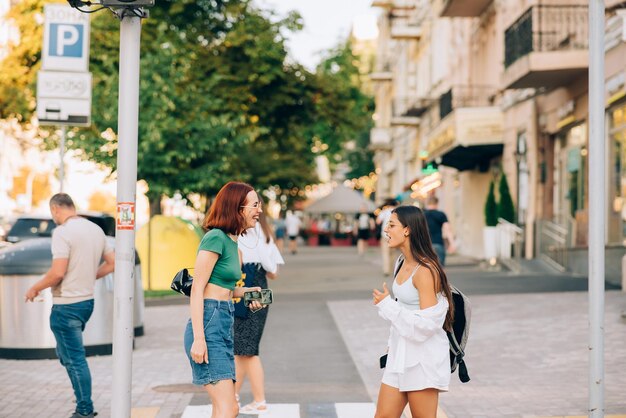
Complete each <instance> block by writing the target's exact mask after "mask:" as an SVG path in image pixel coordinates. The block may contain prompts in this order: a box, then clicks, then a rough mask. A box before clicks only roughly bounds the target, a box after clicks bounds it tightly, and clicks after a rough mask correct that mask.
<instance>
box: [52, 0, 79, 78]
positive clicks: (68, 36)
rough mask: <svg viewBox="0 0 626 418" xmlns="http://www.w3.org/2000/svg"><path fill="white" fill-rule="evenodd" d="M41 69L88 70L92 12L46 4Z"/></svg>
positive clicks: (61, 5)
mask: <svg viewBox="0 0 626 418" xmlns="http://www.w3.org/2000/svg"><path fill="white" fill-rule="evenodd" d="M44 13H45V27H44V43H43V51H42V53H43V57H42V61H43V62H42V69H43V70H48V71H49V70H53V71H75V72H86V71H88V69H89V15H88V14H86V13H81V12H79V11H78V10H76V9H73V8H71V7H70V6H68V5H63V4H46V5H45V7H44Z"/></svg>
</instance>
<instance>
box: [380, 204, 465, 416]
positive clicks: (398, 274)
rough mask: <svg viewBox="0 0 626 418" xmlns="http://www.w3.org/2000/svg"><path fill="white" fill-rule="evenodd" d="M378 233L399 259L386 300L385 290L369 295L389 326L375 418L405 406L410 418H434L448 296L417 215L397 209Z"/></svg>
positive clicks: (444, 368) (444, 377)
mask: <svg viewBox="0 0 626 418" xmlns="http://www.w3.org/2000/svg"><path fill="white" fill-rule="evenodd" d="M384 233H385V234H386V236H387V239H388V241H389V246H390V247H391V248H398V249H399V250H400V252H401V253H402V255H401V256H400V257H399V258H398V261H397V263H396V271H395V275H394V281H393V285H392V288H393V294H394V297H395V300H394V299H392V298H391V296H390V294H389V290H388V289H387V284H386V283H383V290H382V291H379V290H378V289H374V292H373V296H374V304H375V305H376V307H377V308H378V313H379V315H380V316H381V317H383V318H384V319H386V320H388V321H390V322H391V330H390V335H389V349H388V357H387V364H386V368H385V372H384V374H383V378H382V382H381V385H380V392H379V394H378V404H377V406H376V418H399V417H400V416H401V415H402V411H403V410H404V407H405V406H406V404H407V402H408V404H409V407H410V409H411V415H412V416H413V417H428V418H435V417H436V415H437V405H438V402H439V392H440V391H447V390H448V385H449V383H450V354H449V343H448V338H447V336H446V330H450V329H451V327H452V320H453V317H452V315H453V312H454V310H453V309H452V306H451V304H452V293H451V289H450V285H449V284H448V279H447V277H446V274H445V272H444V271H443V268H442V267H441V264H440V263H439V261H438V258H437V254H436V253H435V250H434V249H433V246H432V244H431V242H430V236H429V234H428V225H427V223H426V218H425V217H424V213H423V212H422V210H421V209H419V208H417V207H414V206H399V207H397V208H396V209H394V210H393V212H392V214H391V218H390V219H389V222H388V223H387V226H386V227H385V231H384Z"/></svg>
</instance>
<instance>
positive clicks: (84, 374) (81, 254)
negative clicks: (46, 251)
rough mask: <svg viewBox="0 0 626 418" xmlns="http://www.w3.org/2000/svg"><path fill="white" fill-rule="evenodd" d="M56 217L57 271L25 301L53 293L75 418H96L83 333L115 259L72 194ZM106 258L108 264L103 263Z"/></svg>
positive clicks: (61, 198)
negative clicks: (98, 288)
mask: <svg viewBox="0 0 626 418" xmlns="http://www.w3.org/2000/svg"><path fill="white" fill-rule="evenodd" d="M50 212H51V213H52V219H53V220H54V223H56V224H57V225H58V226H57V227H56V228H55V229H54V231H53V232H52V266H51V267H50V269H49V270H48V271H47V272H46V274H45V275H44V276H43V278H42V279H41V280H39V281H38V282H37V283H35V284H34V285H33V286H32V287H31V288H30V289H28V291H27V292H26V295H25V297H26V301H27V302H29V301H30V302H32V301H33V300H34V299H35V298H36V297H37V295H39V292H41V291H42V290H44V289H47V288H48V287H50V288H52V300H53V304H52V312H51V313H50V328H51V329H52V333H53V334H54V338H55V339H56V341H57V347H56V352H57V355H58V357H59V360H60V361H61V364H62V365H63V366H64V367H65V369H66V371H67V374H68V376H69V378H70V381H71V382H72V387H73V389H74V395H75V396H76V410H75V411H74V413H73V414H72V416H71V417H70V418H84V417H93V416H94V408H93V402H92V399H91V373H90V371H89V365H88V364H87V358H86V355H85V347H84V345H83V331H84V330H85V324H86V323H87V321H88V320H89V318H90V317H91V314H92V312H93V305H94V300H93V294H94V287H95V283H96V279H99V278H100V277H104V276H106V275H107V274H109V273H111V272H112V271H113V269H114V267H115V255H114V253H113V249H112V248H110V247H108V246H107V242H106V237H105V235H104V232H103V231H102V229H101V228H100V227H99V226H98V225H96V224H94V223H93V222H91V221H88V220H87V219H85V218H82V217H80V216H78V215H77V214H76V207H75V206H74V202H73V201H72V198H71V197H70V196H69V195H67V194H65V193H57V194H55V195H54V196H52V198H51V199H50ZM102 259H104V262H103V263H100V261H101V260H102Z"/></svg>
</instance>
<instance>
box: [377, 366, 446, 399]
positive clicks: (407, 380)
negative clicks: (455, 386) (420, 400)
mask: <svg viewBox="0 0 626 418" xmlns="http://www.w3.org/2000/svg"><path fill="white" fill-rule="evenodd" d="M382 382H383V383H384V384H386V385H387V386H391V387H394V388H396V389H398V390H399V391H400V392H413V391H416V390H424V389H437V390H439V391H442V392H447V391H448V383H445V382H435V381H433V379H432V378H429V377H428V376H426V373H424V369H423V368H422V366H421V365H420V364H416V365H415V366H413V367H409V368H407V369H405V370H404V373H393V372H390V371H389V370H388V369H385V372H384V373H383V379H382Z"/></svg>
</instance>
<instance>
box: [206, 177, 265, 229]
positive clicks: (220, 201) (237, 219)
mask: <svg viewBox="0 0 626 418" xmlns="http://www.w3.org/2000/svg"><path fill="white" fill-rule="evenodd" d="M252 191H254V189H253V188H252V186H250V185H249V184H247V183H240V182H236V181H230V182H228V183H226V184H225V185H224V186H223V187H222V188H221V189H220V191H219V192H218V193H217V196H216V197H215V201H214V202H213V204H212V205H211V208H210V209H209V213H208V214H207V215H206V217H205V218H204V221H203V222H202V226H203V227H204V229H214V228H217V229H221V230H222V231H224V232H225V233H227V234H232V235H240V234H241V233H242V232H243V231H244V230H245V228H246V220H245V218H244V217H243V215H242V210H241V206H243V205H245V204H246V197H247V196H248V193H250V192H252Z"/></svg>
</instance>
